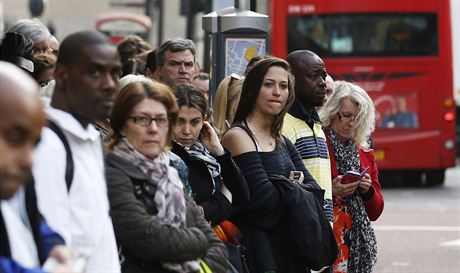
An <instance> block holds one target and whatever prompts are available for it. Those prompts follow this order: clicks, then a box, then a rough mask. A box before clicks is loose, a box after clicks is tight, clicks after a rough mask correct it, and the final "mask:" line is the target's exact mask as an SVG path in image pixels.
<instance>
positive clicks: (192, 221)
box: [106, 80, 227, 273]
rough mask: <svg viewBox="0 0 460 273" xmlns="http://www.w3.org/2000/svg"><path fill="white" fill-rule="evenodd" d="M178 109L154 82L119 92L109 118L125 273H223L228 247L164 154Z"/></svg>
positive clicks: (112, 188)
mask: <svg viewBox="0 0 460 273" xmlns="http://www.w3.org/2000/svg"><path fill="white" fill-rule="evenodd" d="M177 113H178V108H177V104H176V101H175V98H174V96H173V95H172V92H171V90H170V89H169V87H167V86H165V85H163V84H160V83H154V82H152V81H149V80H145V81H139V82H133V83H130V84H128V85H126V86H125V87H124V88H123V89H122V90H121V92H120V94H119V96H118V98H117V100H116V102H115V105H114V108H113V111H112V116H111V126H112V129H113V136H112V142H111V144H110V146H109V149H110V150H111V152H110V153H109V154H108V155H107V159H106V163H107V182H108V190H109V200H110V205H111V213H112V220H113V224H114V229H115V235H116V237H117V242H118V245H119V246H120V247H121V254H122V255H123V257H124V262H123V263H122V271H123V272H136V273H138V272H165V273H166V272H200V271H199V270H200V269H202V268H204V267H206V266H204V265H203V263H205V264H207V266H209V268H210V269H211V270H212V272H222V273H223V272H226V268H227V262H226V259H227V253H226V249H225V246H224V245H223V244H222V243H221V242H220V241H219V240H218V239H217V237H216V236H215V235H214V233H213V231H212V229H211V227H210V226H209V225H208V223H207V222H206V220H205V219H204V218H203V217H202V216H201V214H200V212H199V210H198V208H197V206H196V204H195V203H194V202H193V200H192V199H191V198H190V197H189V196H188V195H187V194H184V191H183V187H184V186H183V183H182V181H181V179H180V178H179V175H178V173H177V170H176V169H174V168H173V167H171V164H172V163H171V158H170V155H169V153H167V152H166V150H167V147H168V143H169V142H170V139H171V135H172V128H173V126H174V125H175V123H176V121H177Z"/></svg>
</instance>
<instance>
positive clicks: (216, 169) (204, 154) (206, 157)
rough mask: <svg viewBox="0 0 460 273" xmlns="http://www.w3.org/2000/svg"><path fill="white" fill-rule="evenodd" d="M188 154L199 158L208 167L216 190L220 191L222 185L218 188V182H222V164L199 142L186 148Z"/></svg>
mask: <svg viewBox="0 0 460 273" xmlns="http://www.w3.org/2000/svg"><path fill="white" fill-rule="evenodd" d="M185 150H186V151H187V152H188V154H189V155H190V156H192V157H195V158H198V159H200V160H201V161H203V162H204V163H205V164H206V166H207V167H208V170H209V173H210V174H211V176H212V178H213V183H214V189H219V188H220V185H217V186H216V181H220V172H221V169H220V164H219V163H218V162H217V160H216V159H215V158H214V157H213V156H212V155H211V154H210V153H209V152H208V150H206V148H205V147H204V146H203V144H201V142H199V141H195V143H193V145H192V146H191V147H190V148H185Z"/></svg>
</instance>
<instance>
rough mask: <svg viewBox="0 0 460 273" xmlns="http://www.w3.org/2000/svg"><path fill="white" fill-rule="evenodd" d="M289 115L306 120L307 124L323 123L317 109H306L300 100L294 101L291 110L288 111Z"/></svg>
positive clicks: (311, 107)
mask: <svg viewBox="0 0 460 273" xmlns="http://www.w3.org/2000/svg"><path fill="white" fill-rule="evenodd" d="M288 113H289V114H291V115H292V116H294V117H296V118H298V119H301V120H304V121H306V122H309V121H314V122H317V123H321V120H320V118H319V115H318V112H316V110H315V107H313V106H310V107H308V108H305V107H304V106H303V105H302V104H301V103H300V102H299V101H298V100H294V103H293V104H292V106H291V108H289V111H288Z"/></svg>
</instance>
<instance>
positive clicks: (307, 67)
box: [282, 50, 332, 224]
mask: <svg viewBox="0 0 460 273" xmlns="http://www.w3.org/2000/svg"><path fill="white" fill-rule="evenodd" d="M286 60H287V61H288V62H289V64H290V65H291V69H292V74H293V75H294V76H295V96H296V99H295V101H294V104H293V105H292V106H291V108H290V109H289V112H288V114H286V116H285V118H284V124H283V130H282V132H283V135H285V136H286V137H288V138H289V139H290V140H291V141H292V143H294V145H295V146H296V148H297V150H298V151H299V153H300V156H301V157H302V160H303V163H304V164H305V167H306V168H307V170H308V171H309V172H310V174H311V175H312V176H313V178H315V180H316V182H317V183H318V185H319V186H320V187H321V188H322V189H323V190H325V194H324V212H325V213H326V216H327V218H328V220H329V221H330V222H331V224H332V183H331V165H330V161H329V153H328V150H327V145H326V138H325V135H324V132H323V130H322V124H321V121H320V119H319V116H318V113H317V112H316V109H315V107H319V106H322V105H323V103H324V98H325V95H326V75H327V72H326V67H325V64H324V62H323V60H321V58H320V57H319V56H318V55H316V54H315V53H314V52H312V51H308V50H298V51H294V52H292V53H290V54H289V55H288V56H287V58H286Z"/></svg>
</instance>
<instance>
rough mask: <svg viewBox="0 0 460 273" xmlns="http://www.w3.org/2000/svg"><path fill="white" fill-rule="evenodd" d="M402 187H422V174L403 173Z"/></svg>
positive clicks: (415, 172)
mask: <svg viewBox="0 0 460 273" xmlns="http://www.w3.org/2000/svg"><path fill="white" fill-rule="evenodd" d="M403 178H404V185H406V186H409V187H419V186H421V185H422V173H421V172H420V171H405V172H404V175H403Z"/></svg>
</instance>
